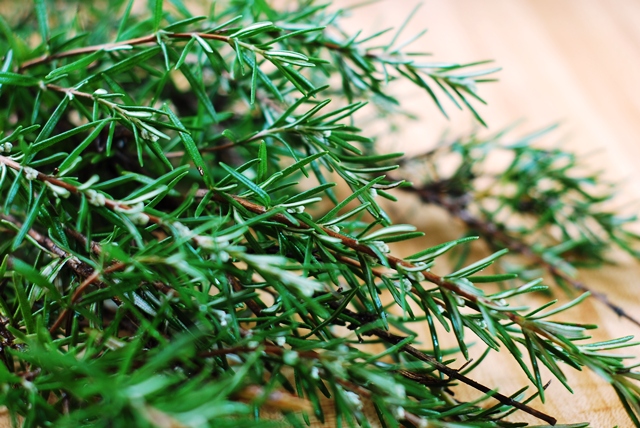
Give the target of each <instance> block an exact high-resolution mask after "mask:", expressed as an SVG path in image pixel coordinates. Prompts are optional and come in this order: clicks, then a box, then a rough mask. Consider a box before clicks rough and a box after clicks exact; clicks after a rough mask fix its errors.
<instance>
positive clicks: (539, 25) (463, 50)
mask: <svg viewBox="0 0 640 428" xmlns="http://www.w3.org/2000/svg"><path fill="white" fill-rule="evenodd" d="M355 3H356V2H355V1H349V0H339V1H337V2H336V4H337V5H352V4H355ZM416 4H417V1H408V0H401V1H399V0H395V1H393V0H382V1H380V2H378V3H376V4H373V5H369V6H366V7H362V8H359V9H357V10H355V11H354V12H353V17H352V18H351V21H350V22H352V23H353V27H354V28H364V29H365V30H369V31H368V32H367V31H364V32H363V36H365V35H367V34H371V33H373V32H374V31H378V30H380V29H382V28H385V27H388V26H397V25H399V24H400V23H401V22H403V21H404V19H405V17H406V16H407V14H408V13H409V12H410V11H411V10H412V9H413V7H414V6H415V5H416ZM423 28H428V29H429V31H428V33H427V34H426V35H425V36H424V37H423V38H422V39H420V40H419V41H417V42H416V43H415V44H414V45H412V48H413V49H412V50H413V51H428V52H431V53H433V57H432V59H433V60H434V61H452V62H471V61H477V60H484V59H494V60H495V61H496V64H497V65H498V66H501V67H503V70H502V71H501V72H499V73H498V75H497V76H498V77H499V79H500V81H499V82H498V83H492V84H488V85H484V86H480V94H481V95H482V96H483V98H484V99H485V100H486V101H487V106H482V107H480V108H479V111H480V113H481V115H482V116H483V118H484V119H485V120H486V121H487V123H488V125H489V131H493V132H495V131H497V130H499V129H501V128H503V127H505V126H508V125H511V124H513V123H514V122H516V121H519V120H522V119H524V120H526V121H525V122H524V123H523V124H522V125H521V126H519V128H517V129H516V132H515V134H517V133H518V132H521V133H526V132H528V131H532V130H534V129H538V128H542V127H544V126H546V125H549V124H551V123H555V122H561V123H562V124H563V126H562V127H561V128H560V130H559V131H558V132H557V133H556V140H557V141H561V142H562V144H564V145H565V146H566V147H568V148H571V149H572V150H575V151H577V152H578V153H583V154H591V156H589V157H588V158H587V159H586V161H587V162H588V163H589V165H590V166H592V167H593V168H594V169H597V170H601V169H602V170H604V171H605V175H606V177H608V178H611V179H613V180H616V181H619V182H622V184H623V185H622V187H621V189H620V191H621V198H620V199H619V207H620V208H623V209H626V210H627V212H629V213H633V214H636V213H637V211H638V204H637V201H638V199H639V198H640V169H639V168H638V163H639V161H640V144H638V139H639V137H640V79H639V77H640V2H638V1H635V0H616V1H607V0H586V1H585V0H519V1H513V0H484V1H477V0H428V1H426V2H425V3H424V4H423V6H422V7H421V9H419V11H418V13H417V14H416V16H415V17H414V19H413V20H412V21H411V23H410V24H409V25H408V27H407V29H406V30H405V32H404V33H403V34H404V37H401V38H400V40H403V39H406V38H408V37H409V36H411V35H413V34H416V33H417V32H418V31H420V30H422V29H423ZM396 91H397V93H400V94H403V96H402V98H401V99H402V101H403V103H405V102H407V103H408V105H409V107H410V108H411V110H412V111H413V112H417V113H418V114H419V115H420V117H421V119H420V120H419V121H417V122H413V123H408V124H406V126H404V127H403V130H402V132H401V133H400V135H399V136H397V137H394V138H384V139H383V142H384V143H385V144H388V145H389V147H391V146H393V149H394V151H395V150H398V146H400V147H402V149H404V150H405V151H407V152H419V151H423V150H425V148H428V147H430V146H432V145H433V144H434V143H435V141H437V139H438V137H439V136H440V135H441V133H442V132H443V130H445V129H449V130H450V133H451V134H452V135H458V134H464V132H465V131H468V130H470V129H472V128H473V121H472V119H471V118H470V115H469V114H468V113H467V112H456V111H455V107H453V106H449V108H448V111H449V112H450V113H451V120H450V121H447V120H445V119H443V118H442V116H441V115H440V114H439V113H438V112H437V110H436V109H435V108H434V107H433V105H432V104H433V103H432V102H431V101H430V100H429V99H428V98H427V96H426V95H424V94H422V93H420V92H419V91H417V90H415V89H414V88H412V87H409V86H401V87H398V88H396ZM515 134H514V135H515ZM593 153H596V154H595V155H593ZM402 206H403V207H406V208H405V209H406V211H407V212H406V213H405V214H404V215H402V217H405V216H406V217H405V218H403V221H407V220H410V219H411V217H414V216H415V214H417V213H418V210H417V208H416V206H415V205H413V204H412V203H407V204H404V205H402ZM401 209H402V208H401ZM423 212H424V211H421V212H420V214H422V213H423ZM429 212H431V211H428V213H429ZM401 214H402V213H401ZM425 217H427V219H426V220H425ZM428 217H429V216H428V215H427V216H424V215H420V217H419V218H416V220H417V221H419V222H424V224H423V226H424V227H425V228H426V230H427V231H431V232H434V233H436V234H437V226H438V225H440V226H441V225H442V221H443V219H442V218H441V217H438V218H437V219H436V220H434V221H433V222H432V223H431V224H430V223H429V219H428ZM444 221H447V220H444ZM412 250H413V249H410V250H407V253H411V252H413V251H412ZM579 277H580V279H581V280H583V281H584V282H585V283H587V284H588V285H589V286H591V287H592V288H593V289H597V290H602V291H605V292H606V293H607V294H608V295H609V296H610V298H611V299H612V300H614V301H617V302H619V303H620V304H621V305H623V306H624V307H625V308H626V309H627V310H628V311H629V312H630V313H632V314H634V315H635V316H636V317H640V265H639V264H638V263H637V262H634V261H630V260H627V261H625V262H624V263H622V264H620V265H617V266H609V267H605V268H603V269H601V270H598V271H583V272H581V273H580V276H579ZM567 316H571V317H572V318H573V319H575V320H577V321H580V322H589V323H597V324H599V325H600V326H601V329H600V330H598V331H596V332H595V333H594V337H595V338H597V339H605V338H613V337H619V336H623V335H628V334H633V335H636V336H639V335H640V329H639V328H638V327H636V326H635V325H633V324H632V323H630V322H626V321H621V320H620V319H618V317H617V316H615V315H614V314H612V313H611V312H610V311H609V310H608V309H606V308H605V307H604V306H603V305H601V304H599V303H597V302H594V301H588V302H587V303H586V304H584V305H582V306H581V310H579V311H573V312H571V313H568V315H567ZM425 330H426V327H425ZM424 338H425V343H429V341H428V340H427V336H426V333H425V336H424ZM626 353H627V354H634V355H636V356H640V351H639V350H638V349H635V350H632V351H630V352H626ZM520 371H521V370H520V369H519V367H518V366H517V365H516V363H515V362H514V361H513V360H511V359H510V358H509V356H507V355H505V356H494V357H492V359H490V364H489V365H488V366H487V365H485V367H484V369H483V370H482V371H480V372H477V373H474V375H473V376H472V377H474V378H476V379H477V380H480V381H482V382H485V383H486V384H487V385H490V386H492V387H499V388H500V391H501V392H502V393H504V394H508V393H512V392H514V391H515V390H517V389H518V388H519V387H520V386H522V385H524V384H526V379H525V378H524V377H523V376H522V375H521V374H520ZM566 373H567V375H568V377H569V381H570V383H571V384H572V385H573V387H574V390H575V394H573V395H572V394H570V393H568V392H567V391H566V390H565V389H564V388H563V387H562V385H560V383H559V382H557V381H555V382H553V383H552V385H551V386H550V388H549V390H548V392H547V403H546V404H544V405H542V404H541V403H539V402H537V403H536V404H535V407H537V408H539V409H541V410H543V411H545V412H546V413H549V414H552V415H554V416H556V417H557V418H558V419H559V421H560V422H564V423H573V422H581V421H590V422H591V423H592V426H593V427H613V426H616V425H617V426H619V427H620V428H622V427H630V426H632V423H631V421H630V420H629V419H628V417H627V416H626V414H625V412H624V410H623V409H622V406H621V405H620V404H619V402H618V400H617V397H616V395H615V393H614V392H613V390H612V389H611V388H610V387H609V386H608V384H606V383H604V382H602V381H601V380H600V379H599V378H598V377H596V376H595V375H593V374H591V373H587V372H582V373H579V372H574V371H572V370H571V369H570V368H567V370H566ZM512 420H514V421H516V420H528V421H530V422H536V421H534V420H532V419H530V418H527V417H526V416H523V415H521V414H516V415H514V417H513V418H512ZM538 423H540V422H537V423H536V424H538Z"/></svg>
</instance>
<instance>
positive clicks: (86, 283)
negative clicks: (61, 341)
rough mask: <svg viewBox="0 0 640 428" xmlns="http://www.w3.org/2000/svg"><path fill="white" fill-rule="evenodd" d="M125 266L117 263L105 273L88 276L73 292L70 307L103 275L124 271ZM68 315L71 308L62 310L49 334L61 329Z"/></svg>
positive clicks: (95, 272) (94, 273)
mask: <svg viewBox="0 0 640 428" xmlns="http://www.w3.org/2000/svg"><path fill="white" fill-rule="evenodd" d="M125 266H126V265H125V264H124V263H123V262H116V263H114V264H112V265H111V266H109V267H107V268H106V269H105V270H104V271H103V272H100V271H98V270H95V271H94V272H93V273H92V274H91V275H90V276H88V277H87V278H86V279H85V280H84V281H82V284H80V285H79V286H78V288H76V290H75V291H74V292H73V295H72V296H71V302H70V304H69V306H71V305H73V304H74V303H76V302H77V301H78V300H79V299H80V298H81V297H82V295H83V294H84V292H85V291H86V290H87V288H88V287H89V286H90V285H91V284H93V283H95V282H97V281H98V278H99V277H100V275H101V274H107V273H111V272H115V271H118V270H121V269H123V268H124V267H125ZM68 314H69V307H66V308H64V309H63V310H62V312H60V315H58V318H57V319H56V321H55V322H54V323H53V325H52V326H51V328H49V332H50V333H53V332H55V331H56V330H57V329H58V327H60V325H62V322H63V321H64V319H65V318H66V317H67V315H68Z"/></svg>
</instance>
